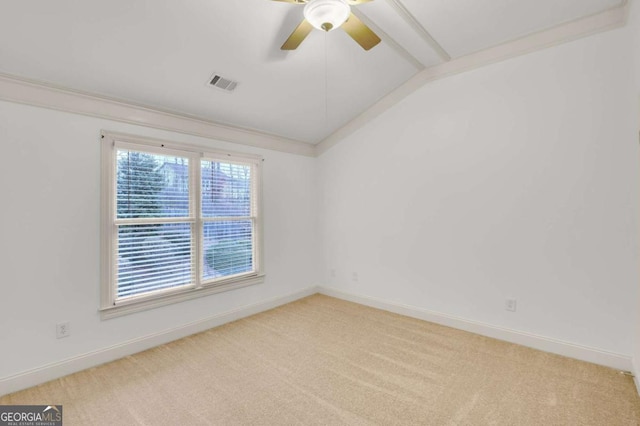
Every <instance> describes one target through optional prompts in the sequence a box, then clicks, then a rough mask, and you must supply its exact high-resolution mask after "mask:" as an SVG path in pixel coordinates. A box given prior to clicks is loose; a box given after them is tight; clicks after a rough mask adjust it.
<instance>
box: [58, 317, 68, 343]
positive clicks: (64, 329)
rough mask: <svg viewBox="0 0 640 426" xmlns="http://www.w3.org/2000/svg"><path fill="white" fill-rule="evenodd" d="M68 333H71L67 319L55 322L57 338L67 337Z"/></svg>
mask: <svg viewBox="0 0 640 426" xmlns="http://www.w3.org/2000/svg"><path fill="white" fill-rule="evenodd" d="M69 335H71V328H70V325H69V321H64V322H59V323H58V324H56V337H57V338H58V339H62V338H63V337H68V336H69Z"/></svg>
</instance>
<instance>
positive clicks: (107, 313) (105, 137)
mask: <svg viewBox="0 0 640 426" xmlns="http://www.w3.org/2000/svg"><path fill="white" fill-rule="evenodd" d="M101 138H102V142H101V179H102V182H101V215H102V216H101V250H102V252H101V284H100V287H101V291H100V309H99V311H100V315H101V318H102V319H109V318H114V317H118V316H122V315H126V314H130V313H133V312H139V311H143V310H147V309H153V308H157V307H160V306H164V305H168V304H172V303H178V302H182V301H185V300H190V299H194V298H197V297H203V296H207V295H210V294H215V293H220V292H223V291H228V290H233V289H237V288H241V287H246V286H249V285H254V284H259V283H262V282H263V281H264V277H265V273H264V262H263V224H262V161H263V159H262V157H261V156H258V155H249V154H239V153H234V152H226V151H216V150H210V149H207V148H204V147H201V146H196V145H187V144H181V143H174V142H168V141H162V140H157V139H150V138H144V137H137V136H132V135H126V134H121V133H114V132H107V131H103V132H102V134H101ZM118 148H126V149H131V150H139V151H142V152H151V153H158V154H169V155H179V156H183V157H188V158H189V163H190V165H191V166H190V168H189V171H190V173H189V189H190V205H191V208H190V210H191V216H190V217H189V218H188V219H185V220H182V221H183V222H184V223H193V229H195V230H194V232H193V236H194V238H193V240H192V253H193V256H192V259H193V262H194V264H193V271H194V277H195V281H194V282H192V283H191V285H187V286H181V287H177V288H169V289H165V290H158V291H156V292H153V293H151V294H146V295H145V294H143V295H138V296H135V297H128V298H126V299H123V300H118V299H117V297H116V294H117V293H116V286H117V276H118V274H117V267H118V258H117V253H116V250H115V248H116V247H115V245H116V244H117V229H118V227H117V226H116V221H117V217H116V201H115V194H116V176H117V174H116V173H117V171H116V167H117V160H116V151H117V149H118ZM201 160H213V161H216V160H219V161H225V160H226V161H229V162H232V163H233V162H238V163H244V164H250V165H251V167H252V179H251V183H252V186H251V192H252V200H253V203H252V205H253V207H252V212H251V220H253V223H254V226H253V251H254V257H253V262H254V266H255V268H254V272H252V273H249V274H242V275H236V276H230V277H228V278H222V279H217V280H213V281H212V280H203V279H202V276H201V275H202V273H201V267H202V261H203V255H202V254H203V247H202V244H203V242H202V229H203V226H204V223H205V221H206V220H203V218H202V214H201V210H202V209H201V205H200V203H201V200H200V185H201V176H200V170H201Z"/></svg>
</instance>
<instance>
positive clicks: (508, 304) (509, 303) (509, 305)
mask: <svg viewBox="0 0 640 426" xmlns="http://www.w3.org/2000/svg"><path fill="white" fill-rule="evenodd" d="M516 307H517V301H516V299H513V298H508V299H507V300H506V301H505V302H504V308H505V309H506V310H507V311H511V312H515V311H516Z"/></svg>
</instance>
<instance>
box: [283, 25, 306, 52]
mask: <svg viewBox="0 0 640 426" xmlns="http://www.w3.org/2000/svg"><path fill="white" fill-rule="evenodd" d="M312 30H313V25H311V24H310V23H309V21H307V20H306V19H303V20H302V22H300V25H298V27H297V28H296V29H295V30H294V31H293V32H292V33H291V35H290V36H289V38H288V39H287V41H285V42H284V44H283V45H282V47H281V48H280V49H281V50H295V49H296V48H297V47H298V46H300V43H302V41H303V40H304V39H305V38H306V37H307V36H308V35H309V33H310V32H311V31H312Z"/></svg>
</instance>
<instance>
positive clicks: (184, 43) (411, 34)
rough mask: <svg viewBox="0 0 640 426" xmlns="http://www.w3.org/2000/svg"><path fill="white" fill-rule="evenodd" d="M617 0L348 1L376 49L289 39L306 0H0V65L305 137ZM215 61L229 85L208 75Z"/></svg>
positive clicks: (334, 38)
mask: <svg viewBox="0 0 640 426" xmlns="http://www.w3.org/2000/svg"><path fill="white" fill-rule="evenodd" d="M625 3H626V1H624V0H484V1H477V0H375V1H371V2H369V3H366V4H362V5H360V6H357V7H355V8H354V9H355V12H354V13H356V15H357V16H358V17H359V18H360V19H361V20H363V21H364V22H365V23H367V24H368V25H369V26H370V27H371V28H372V29H373V30H374V31H376V32H377V33H378V35H379V36H380V37H381V38H382V42H381V43H380V44H379V45H378V46H376V47H374V48H373V49H372V50H370V51H364V50H363V49H361V48H360V47H359V46H358V45H357V44H356V43H355V42H354V41H353V40H352V39H351V38H349V36H348V35H347V34H346V33H344V32H343V31H342V30H339V29H338V30H335V31H332V32H329V33H323V32H321V31H317V30H315V31H313V32H312V33H311V34H310V35H309V37H307V39H306V40H305V41H304V42H303V43H302V44H301V45H300V47H299V48H298V49H297V50H295V51H289V52H285V51H282V50H280V46H281V45H282V43H283V42H284V41H285V40H286V39H287V37H288V36H289V34H290V33H291V32H292V31H293V29H294V28H295V27H296V26H297V25H298V23H299V22H300V21H301V20H302V13H303V6H302V5H296V4H290V3H285V2H275V1H270V0H188V1H184V0H182V1H178V0H109V1H104V0H56V1H51V0H30V1H8V0H6V1H2V2H0V73H3V74H5V75H9V76H18V77H21V78H26V79H31V80H35V81H39V82H45V83H51V84H55V85H57V86H62V87H66V88H69V89H74V90H79V91H83V92H88V93H92V94H97V95H102V96H107V97H110V98H115V99H119V100H124V101H128V102H132V103H136V104H141V105H146V106H150V107H153V108H157V109H161V110H165V111H173V112H177V113H180V114H185V115H189V116H194V117H198V118H201V119H204V120H208V121H213V122H216V123H222V124H229V125H232V126H237V127H240V128H246V129H253V130H257V131H260V132H264V133H268V134H272V135H277V136H282V137H284V138H289V139H293V140H297V141H301V142H306V143H311V144H315V143H318V142H320V141H322V140H323V139H325V138H326V137H327V136H329V135H331V134H332V133H334V132H335V131H336V130H338V129H340V128H341V127H343V126H345V125H346V124H347V123H349V122H350V121H351V120H353V119H354V118H355V117H357V116H359V115H360V114H362V113H363V111H366V110H367V109H368V108H369V107H370V106H371V105H373V104H374V103H376V102H377V101H378V100H379V99H381V98H382V97H383V96H385V95H386V94H388V93H389V92H392V91H393V90H394V89H395V88H397V87H398V86H400V85H402V84H403V83H405V82H406V81H407V80H409V79H410V78H411V77H413V76H415V75H416V74H417V73H420V72H421V71H423V70H424V69H427V70H428V69H431V68H434V67H438V66H440V65H442V64H443V63H446V62H449V61H452V60H456V59H459V58H464V57H466V56H468V55H470V54H473V53H475V52H479V51H483V50H484V49H488V48H490V47H493V46H497V45H501V44H503V43H506V42H510V41H513V40H517V39H520V38H522V37H525V36H527V35H530V34H533V33H537V32H539V31H542V30H546V29H549V28H553V27H557V26H560V25H570V23H571V22H572V21H575V20H577V19H581V18H584V17H587V16H591V15H595V14H599V13H603V12H605V11H607V10H611V9H613V8H621V7H623V6H624V4H625ZM567 23H569V24H567ZM214 73H217V74H220V75H222V76H223V77H228V78H230V79H233V80H236V81H238V82H239V85H238V87H237V88H236V90H235V91H234V92H232V93H227V92H225V91H222V90H219V89H216V88H212V87H209V86H208V85H207V82H208V81H209V79H210V78H211V76H212V75H213V74H214Z"/></svg>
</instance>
